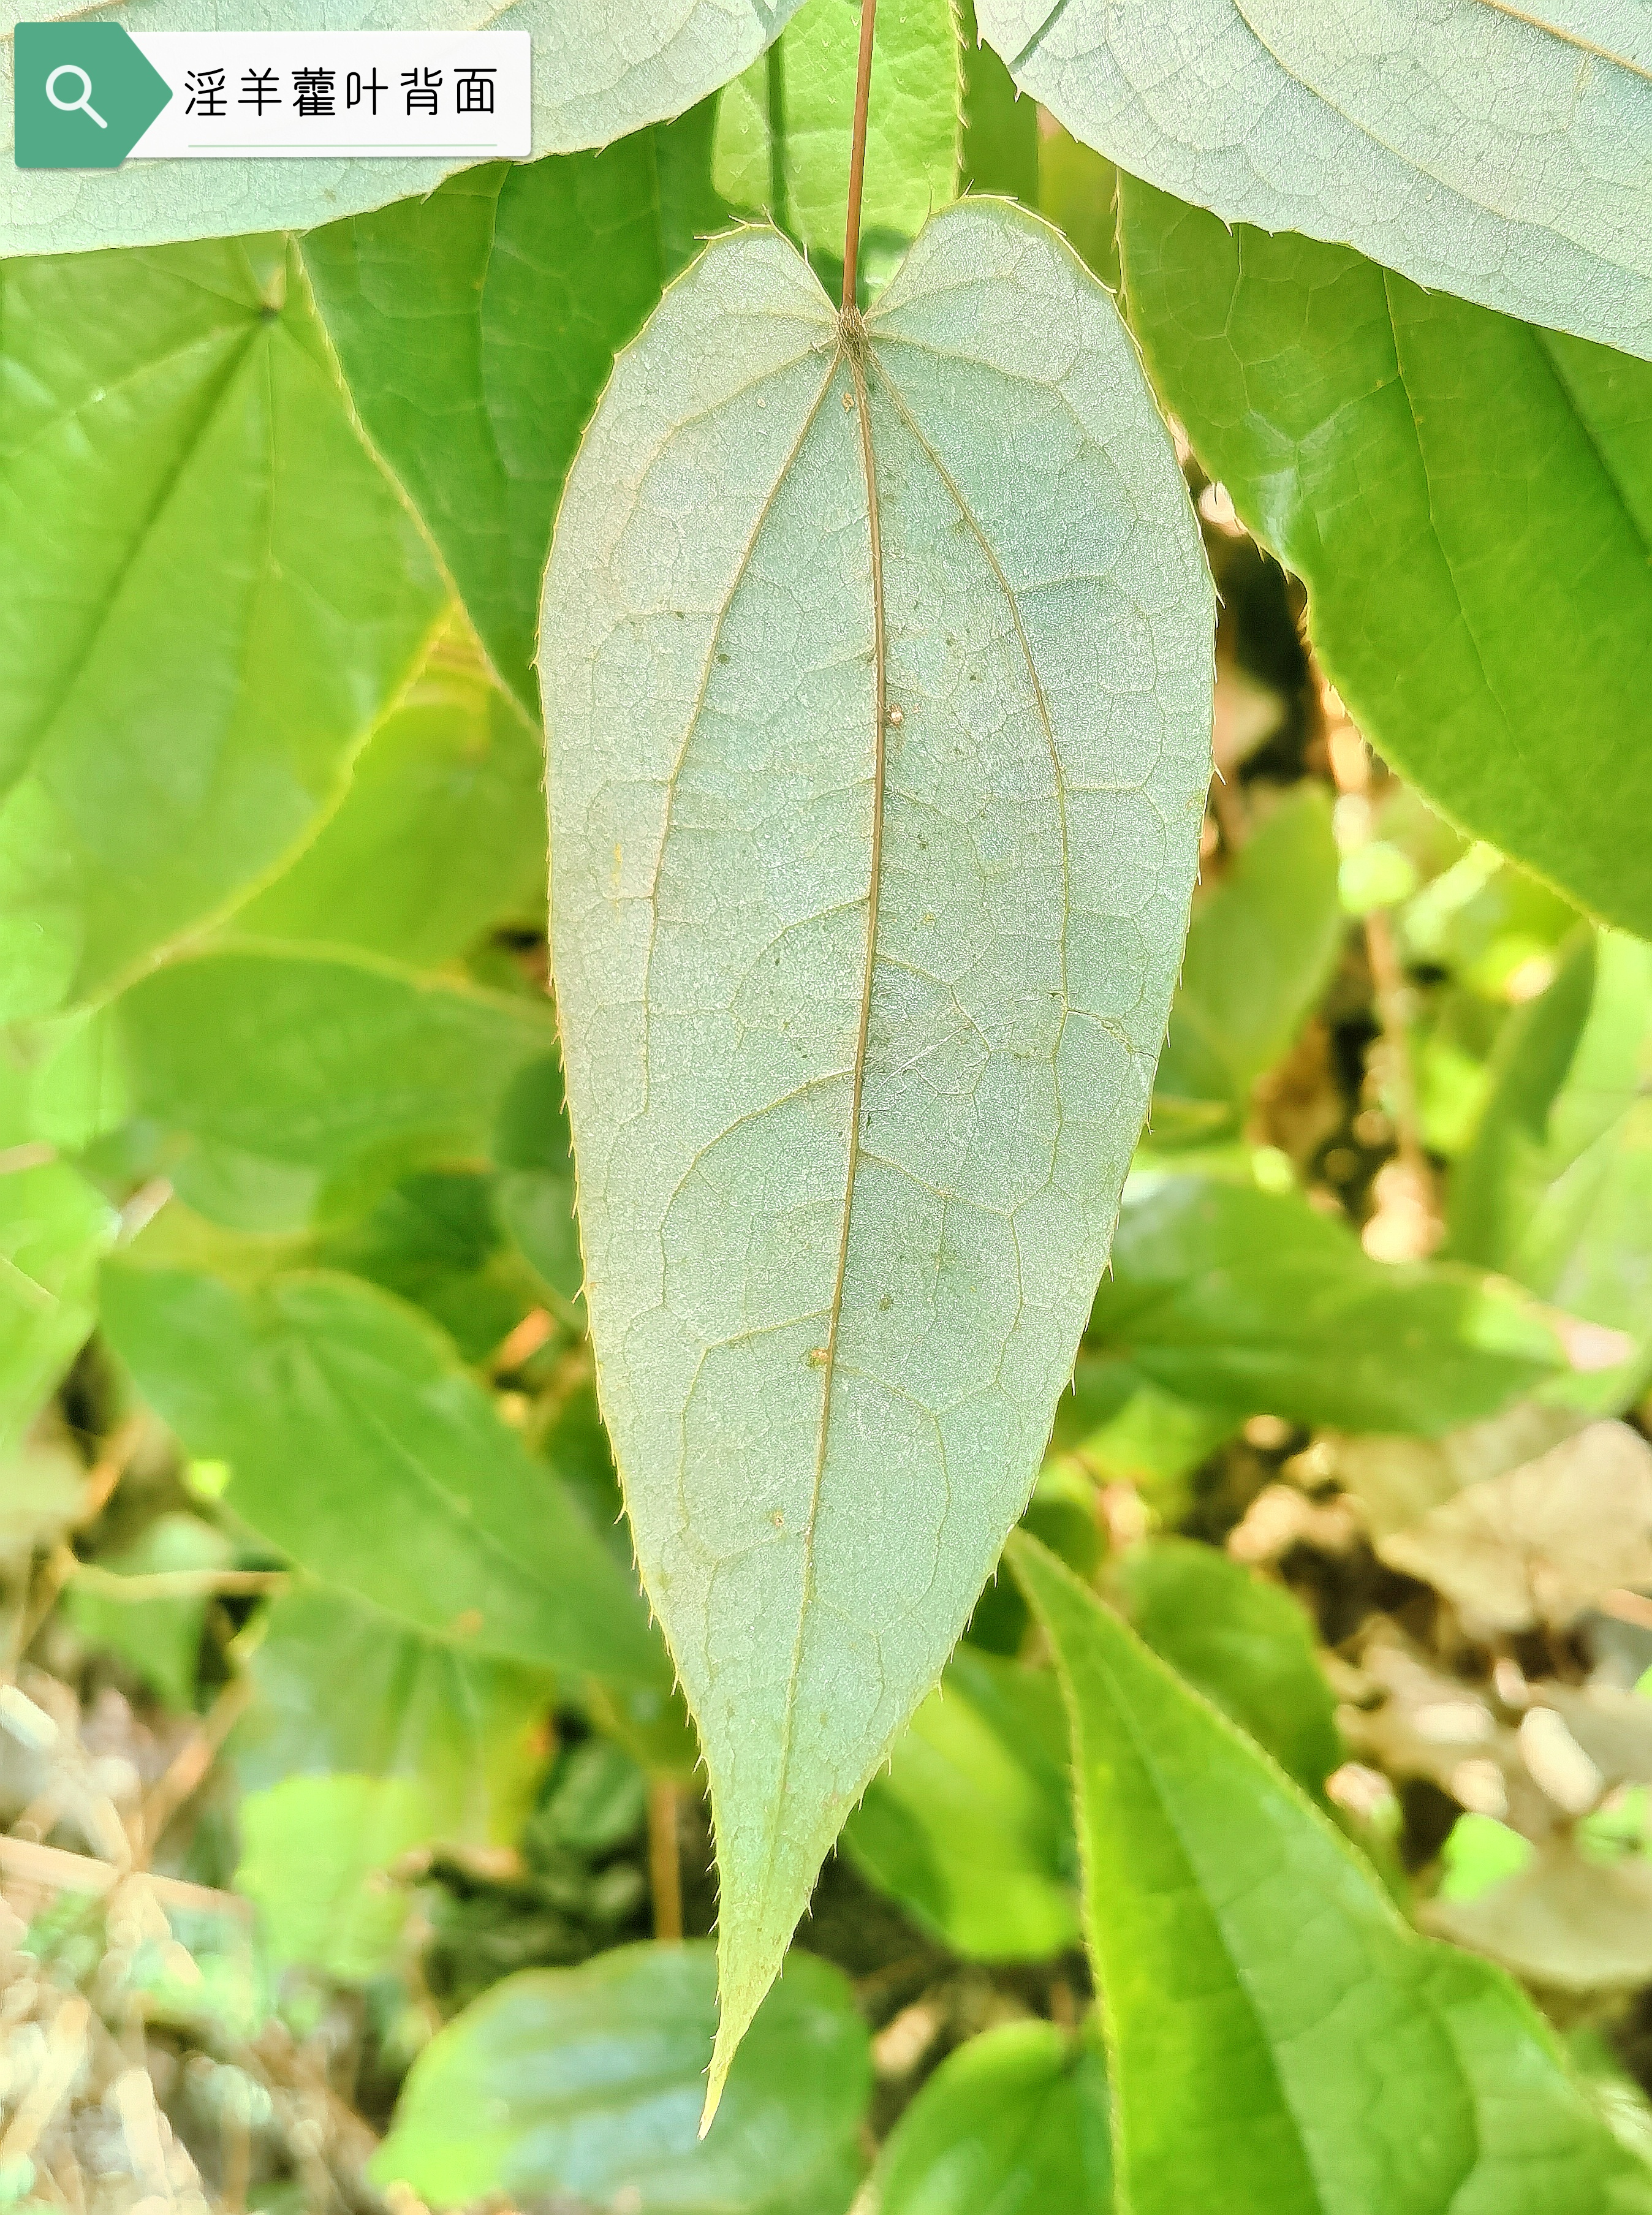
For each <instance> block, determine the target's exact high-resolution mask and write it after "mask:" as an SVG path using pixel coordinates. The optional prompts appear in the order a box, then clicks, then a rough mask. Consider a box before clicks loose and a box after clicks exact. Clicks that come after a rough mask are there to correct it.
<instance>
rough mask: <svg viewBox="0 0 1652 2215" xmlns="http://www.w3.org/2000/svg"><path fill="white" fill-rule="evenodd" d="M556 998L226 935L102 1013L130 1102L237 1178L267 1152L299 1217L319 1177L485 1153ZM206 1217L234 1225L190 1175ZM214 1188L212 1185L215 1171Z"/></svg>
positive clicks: (375, 1177) (110, 1071) (268, 1224)
mask: <svg viewBox="0 0 1652 2215" xmlns="http://www.w3.org/2000/svg"><path fill="white" fill-rule="evenodd" d="M555 1038H556V1034H555V1026H554V1024H553V1022H552V1019H551V1015H550V1009H549V1007H548V1006H546V1005H544V1003H537V1002H535V1001H533V1000H531V999H507V998H504V997H501V996H499V995H496V994H493V993H488V992H482V991H476V990H475V989H474V988H473V987H470V986H468V985H457V984H454V983H451V982H450V981H447V980H445V979H435V978H431V977H427V976H424V975H421V974H419V973H415V972H414V971H410V970H404V969H400V968H396V967H394V966H391V965H390V963H387V962H384V961H379V960H374V959H373V958H372V957H371V956H369V955H366V954H359V955H353V954H345V953H335V952H334V951H333V950H331V949H330V948H314V949H312V948H294V947H284V946H246V947H242V946H233V947H226V948H222V949H220V950H217V951H213V952H208V953H205V954H199V955H196V956H193V957H191V958H189V959H187V960H180V961H176V962H174V963H172V964H171V965H170V966H169V967H166V968H163V969H159V970H157V971H156V972H155V973H153V974H152V975H150V976H148V977H145V978H144V979H143V980H142V981H141V982H140V983H139V984H138V985H133V986H132V988H131V990H129V991H126V993H124V994H123V995H122V996H121V997H120V1000H119V1001H117V1002H116V1003H115V1004H114V1008H113V1009H111V1010H110V1011H109V1014H108V1016H107V1022H106V1024H105V1026H104V1027H103V1039H102V1055H103V1063H102V1066H103V1071H104V1077H105V1082H106V1083H107V1084H108V1085H109V1087H110V1088H111V1089H118V1092H119V1098H120V1107H121V1108H122V1110H123V1111H124V1112H125V1113H126V1114H138V1115H143V1116H147V1117H149V1118H150V1119H151V1120H153V1121H154V1122H156V1123H157V1124H159V1125H161V1126H163V1128H164V1129H165V1130H168V1131H170V1132H177V1133H179V1134H180V1135H181V1137H184V1138H188V1139H189V1140H191V1141H193V1145H194V1148H195V1150H196V1152H197V1153H198V1154H204V1155H206V1157H208V1159H207V1163H206V1168H207V1169H213V1168H217V1169H219V1170H220V1171H221V1173H222V1175H223V1177H224V1178H226V1179H228V1178H230V1177H231V1176H232V1173H233V1172H234V1171H235V1169H236V1167H237V1166H240V1167H242V1168H244V1169H247V1171H248V1174H249V1175H255V1173H256V1171H257V1170H258V1169H259V1168H260V1167H261V1165H265V1164H267V1165H269V1167H270V1168H271V1169H273V1170H274V1171H276V1172H278V1173H285V1181H280V1179H279V1177H278V1189H277V1193H276V1198H277V1200H278V1201H279V1202H280V1203H281V1204H282V1206H285V1209H286V1214H285V1218H284V1219H283V1218H282V1217H281V1215H280V1214H279V1211H278V1213H277V1215H276V1217H274V1218H272V1219H269V1220H267V1221H265V1222H261V1223H249V1225H248V1227H254V1228H269V1229H275V1228H292V1227H298V1226H300V1225H302V1224H304V1223H305V1222H307V1221H308V1220H309V1218H310V1214H311V1212H312V1211H313V1209H314V1207H315V1205H316V1199H317V1196H318V1195H319V1194H320V1193H322V1192H323V1191H324V1189H325V1188H326V1187H328V1186H329V1184H330V1185H334V1186H340V1187H345V1188H347V1189H348V1188H353V1187H356V1186H360V1187H362V1188H363V1189H364V1190H365V1191H371V1189H372V1187H373V1186H374V1185H376V1184H379V1183H389V1182H390V1180H391V1179H392V1178H393V1177H394V1176H395V1175H396V1174H397V1172H398V1171H400V1170H402V1169H406V1168H408V1167H410V1166H412V1165H414V1164H415V1163H421V1162H440V1161H455V1160H457V1161H465V1160H472V1161H474V1160H476V1159H485V1158H486V1157H487V1153H488V1144H489V1139H490V1136H491V1132H492V1128H493V1121H494V1114H496V1112H497V1109H498V1107H499V1103H500V1101H501V1099H502V1098H503V1096H504V1095H505V1092H506V1089H507V1086H508V1085H509V1083H510V1082H511V1079H512V1078H513V1076H514V1075H515V1073H516V1072H517V1071H518V1070H519V1069H520V1068H522V1067H523V1066H524V1065H526V1064H527V1063H529V1062H531V1061H533V1060H535V1059H537V1058H541V1057H543V1056H544V1054H545V1053H546V1052H548V1051H550V1050H552V1049H554V1046H555ZM194 1167H195V1163H194V1157H193V1156H191V1157H188V1158H187V1159H186V1161H185V1162H184V1163H183V1164H182V1165H181V1167H178V1168H177V1169H175V1172H174V1174H175V1181H178V1184H179V1189H180V1190H181V1191H182V1192H184V1193H185V1194H186V1197H187V1199H188V1200H189V1202H190V1204H191V1205H192V1206H198V1207H200V1209H201V1210H202V1212H205V1213H207V1214H211V1215H212V1216H213V1217H214V1219H217V1220H222V1221H227V1222H230V1223H238V1222H240V1221H242V1220H243V1218H240V1217H238V1216H237V1215H236V1214H235V1213H234V1212H232V1210H231V1209H230V1207H229V1206H227V1204H226V1205H222V1206H217V1205H213V1204H212V1200H210V1199H209V1197H208V1195H207V1193H206V1189H205V1180H204V1178H203V1181H202V1183H201V1184H200V1185H193V1184H187V1183H186V1182H185V1181H184V1179H185V1176H186V1175H187V1174H189V1173H192V1172H193V1169H194ZM214 1192H215V1193H220V1192H221V1186H215V1187H214Z"/></svg>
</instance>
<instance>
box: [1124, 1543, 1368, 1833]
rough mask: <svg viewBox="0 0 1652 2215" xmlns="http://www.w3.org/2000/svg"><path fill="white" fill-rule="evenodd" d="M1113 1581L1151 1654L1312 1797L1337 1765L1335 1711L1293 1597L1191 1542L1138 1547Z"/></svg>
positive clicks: (1305, 1622) (1339, 1753) (1339, 1745)
mask: <svg viewBox="0 0 1652 2215" xmlns="http://www.w3.org/2000/svg"><path fill="white" fill-rule="evenodd" d="M1116 1574H1117V1578H1118V1584H1119V1589H1120V1592H1121V1596H1122V1598H1123V1600H1124V1604H1125V1607H1126V1611H1127V1614H1128V1616H1129V1618H1130V1621H1131V1623H1133V1626H1134V1627H1135V1629H1136V1631H1137V1632H1138V1634H1139V1635H1140V1636H1141V1637H1142V1638H1144V1639H1145V1641H1146V1642H1147V1644H1148V1645H1149V1646H1151V1647H1152V1649H1153V1651H1154V1653H1155V1654H1158V1655H1159V1656H1160V1658H1161V1659H1162V1660H1166V1661H1168V1662H1169V1663H1170V1666H1171V1667H1172V1668H1173V1669H1174V1670H1176V1672H1177V1673H1178V1675H1180V1676H1183V1677H1185V1678H1187V1679H1188V1683H1189V1684H1196V1685H1197V1686H1198V1688H1199V1690H1201V1692H1202V1693H1203V1694H1204V1695H1205V1697H1206V1698H1207V1699H1208V1700H1212V1701H1213V1702H1214V1703H1215V1704H1216V1705H1217V1706H1218V1707H1219V1708H1220V1709H1223V1710H1224V1712H1225V1713H1226V1714H1227V1715H1231V1716H1232V1718H1233V1720H1234V1721H1235V1722H1236V1723H1238V1724H1239V1725H1240V1726H1241V1727H1243V1728H1244V1729H1245V1730H1248V1731H1249V1732H1250V1735H1251V1737H1252V1738H1254V1739H1256V1743H1257V1744H1258V1745H1259V1746H1265V1747H1266V1748H1267V1750H1268V1752H1269V1753H1271V1754H1272V1755H1273V1757H1274V1760H1275V1761H1277V1762H1278V1764H1279V1765H1280V1768H1281V1769H1283V1770H1285V1772H1286V1773H1287V1776H1293V1777H1294V1778H1295V1779H1296V1781H1297V1782H1298V1783H1299V1785H1301V1786H1302V1788H1303V1789H1304V1790H1305V1791H1307V1792H1313V1793H1317V1792H1318V1791H1319V1790H1320V1789H1321V1788H1322V1787H1323V1784H1324V1782H1325V1779H1326V1777H1327V1776H1330V1772H1331V1770H1333V1769H1335V1768H1336V1765H1337V1764H1338V1763H1339V1762H1340V1761H1341V1760H1342V1742H1341V1740H1340V1739H1339V1738H1338V1736H1337V1731H1336V1701H1335V1700H1334V1699H1333V1697H1332V1696H1331V1689H1330V1684H1328V1683H1327V1682H1326V1680H1325V1676H1324V1672H1323V1670H1322V1669H1321V1668H1320V1666H1319V1665H1318V1663H1317V1661H1316V1660H1315V1659H1314V1652H1313V1638H1312V1634H1311V1631H1310V1629H1309V1625H1308V1619H1307V1617H1306V1616H1305V1615H1304V1613H1303V1611H1302V1610H1301V1608H1300V1607H1299V1605H1298V1604H1297V1603H1296V1601H1295V1600H1293V1598H1291V1596H1290V1594H1289V1593H1288V1592H1282V1591H1281V1590H1280V1587H1279V1586H1277V1585H1270V1584H1265V1583H1263V1581H1262V1579H1261V1578H1260V1577H1256V1576H1253V1575H1252V1574H1250V1571H1249V1570H1248V1569H1246V1568H1242V1567H1241V1566H1240V1564H1239V1563H1238V1562H1233V1561H1230V1560H1229V1559H1228V1557H1227V1555H1225V1554H1219V1553H1218V1552H1217V1550H1216V1549H1215V1548H1214V1547H1213V1546H1201V1545H1197V1544H1195V1543H1194V1542H1193V1541H1192V1540H1191V1539H1187V1538H1159V1539H1155V1540H1154V1541H1153V1542H1152V1543H1151V1544H1150V1545H1145V1546H1138V1547H1135V1548H1133V1549H1131V1550H1130V1551H1129V1552H1127V1553H1126V1554H1124V1555H1121V1558H1120V1560H1119V1563H1118V1568H1117V1572H1116Z"/></svg>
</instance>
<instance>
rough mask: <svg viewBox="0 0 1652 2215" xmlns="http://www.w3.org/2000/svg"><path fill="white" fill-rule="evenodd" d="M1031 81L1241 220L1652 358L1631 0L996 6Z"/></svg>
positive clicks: (1651, 281)
mask: <svg viewBox="0 0 1652 2215" xmlns="http://www.w3.org/2000/svg"><path fill="white" fill-rule="evenodd" d="M978 13H979V15H980V26H981V31H982V34H983V35H984V36H985V37H986V40H987V41H988V43H989V44H990V45H992V46H996V47H997V49H998V52H999V53H1001V54H1002V55H1003V56H1004V60H1005V61H1006V62H1007V63H1008V64H1009V65H1010V74H1011V75H1012V76H1013V77H1014V78H1015V80H1016V83H1017V84H1018V85H1019V86H1020V87H1021V89H1022V90H1023V92H1027V93H1030V94H1031V95H1033V97H1034V98H1035V99H1036V100H1041V101H1043V103H1044V105H1045V106H1046V107H1047V108H1048V109H1049V110H1050V111H1051V113H1052V114H1054V115H1056V116H1057V117H1059V120H1061V121H1062V122H1063V123H1065V124H1066V126H1067V128H1068V130H1070V131H1071V132H1072V133H1073V134H1074V136H1075V137H1077V138H1082V139H1083V140H1084V142H1085V144H1087V145H1090V146H1094V147H1095V148H1096V150H1097V151H1098V152H1100V153H1102V154H1105V155H1107V156H1108V157H1109V159H1111V160H1113V161H1115V162H1117V163H1118V164H1119V165H1120V167H1121V169H1127V170H1128V171H1129V172H1130V174H1131V175H1133V176H1138V177H1145V178H1146V179H1147V181H1149V183H1151V184H1154V185H1157V186H1158V187H1159V188H1160V189H1161V191H1164V192H1169V193H1176V194H1177V195H1178V196H1179V197H1180V198H1181V199H1185V200H1193V201H1194V202H1195V203H1196V204H1197V205H1198V206H1201V207H1207V208H1212V209H1213V210H1214V211H1215V212H1216V213H1217V214H1218V215H1219V216H1220V217H1221V218H1223V219H1224V221H1225V222H1228V223H1236V222H1237V223H1246V224H1256V225H1257V226H1258V227H1259V228H1260V229H1262V230H1274V231H1280V230H1298V231H1305V232H1306V233H1307V234H1308V236H1310V237H1311V238H1323V239H1328V240H1330V241H1331V242H1333V243H1336V244H1346V245H1349V246H1357V247H1358V248H1360V251H1361V253H1364V254H1369V255H1372V256H1373V257H1374V259H1376V260H1377V261H1383V262H1385V263H1386V264H1387V265H1388V267H1390V268H1391V269H1398V270H1401V271H1403V273H1404V274H1405V275H1406V276H1407V277H1409V278H1410V279H1413V280H1414V282H1416V284H1419V285H1428V286H1429V287H1431V288H1435V289H1438V290H1440V291H1446V292H1455V293H1459V294H1460V295H1461V296H1462V297H1463V298H1465V299H1469V300H1477V301H1479V302H1481V303H1482V304H1483V305H1484V306H1487V307H1491V308H1500V309H1502V310H1505V311H1506V312H1507V313H1508V314H1511V315H1515V316H1523V317H1524V318H1526V320H1527V321H1528V322H1537V323H1546V324H1549V325H1551V327H1553V328H1556V329H1558V330H1563V331H1575V332H1576V333H1578V334H1579V335H1580V336H1581V337H1584V338H1592V339H1600V340H1604V341H1605V342H1606V344H1607V345H1608V346H1614V347H1622V348H1623V349H1624V351H1625V352H1626V353H1637V354H1640V355H1642V356H1643V357H1646V358H1649V359H1652V224H1649V223H1648V215H1649V211H1652V26H1649V24H1648V22H1647V19H1646V17H1645V15H1644V14H1643V11H1642V10H1641V9H1638V8H1633V7H1625V6H1624V5H1622V4H1621V0H1546V4H1541V5H1538V6H1534V7H1531V8H1518V9H1517V8H1513V7H1504V6H1502V5H1492V6H1487V5H1485V4H1483V0H1447V4H1446V5H1444V6H1440V7H1434V8H1429V9H1416V8H1392V7H1389V6H1387V5H1385V4H1384V0H1353V4H1351V5H1348V6H1344V7H1338V8H1334V9H1318V8H1304V7H1302V6H1300V5H1299V4H1297V0H1243V4H1241V0H1177V4H1176V6H1175V7H1173V8H1172V7H1170V6H1166V5H1164V3H1163V0H1160V4H1158V5H1156V6H1150V7H1138V8H1115V7H1111V6H1109V5H1108V0H979V8H978Z"/></svg>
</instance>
